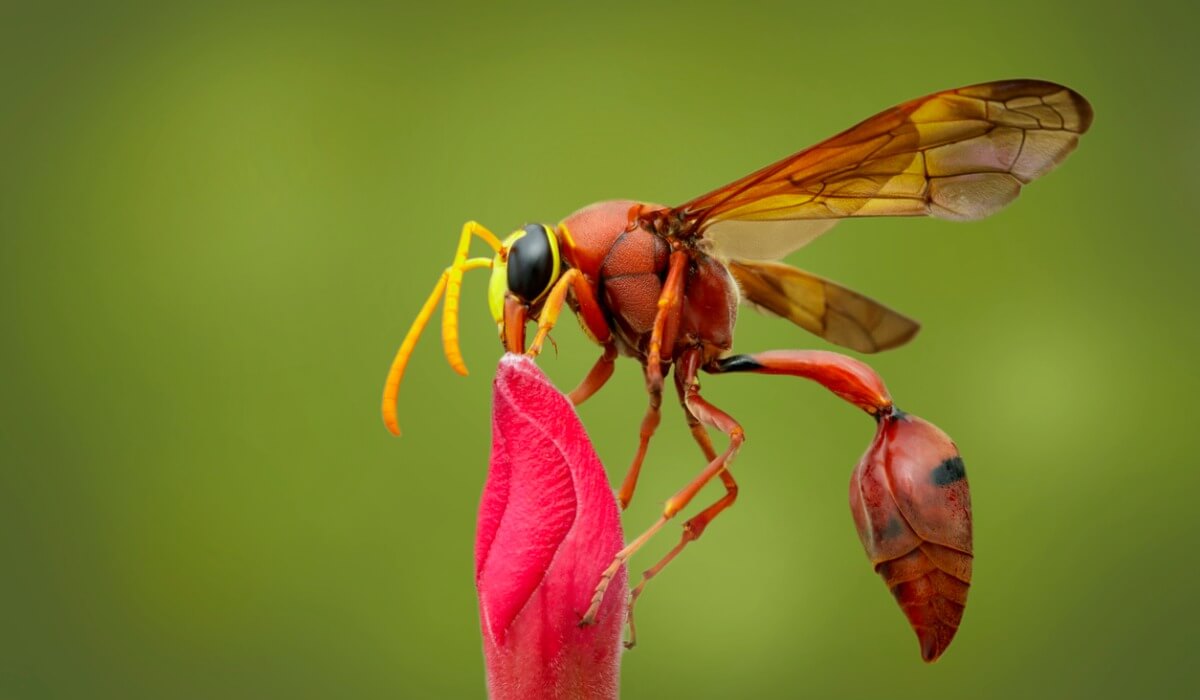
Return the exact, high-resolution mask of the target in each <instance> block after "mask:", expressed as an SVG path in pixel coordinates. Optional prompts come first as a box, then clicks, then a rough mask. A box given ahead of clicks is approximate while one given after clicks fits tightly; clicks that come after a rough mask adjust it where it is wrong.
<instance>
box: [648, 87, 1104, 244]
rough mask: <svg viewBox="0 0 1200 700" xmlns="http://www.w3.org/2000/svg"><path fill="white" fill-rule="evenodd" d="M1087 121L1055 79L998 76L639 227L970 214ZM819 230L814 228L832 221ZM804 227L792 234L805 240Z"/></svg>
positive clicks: (1052, 158)
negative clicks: (1002, 79)
mask: <svg viewBox="0 0 1200 700" xmlns="http://www.w3.org/2000/svg"><path fill="white" fill-rule="evenodd" d="M1091 122H1092V108H1091V106H1090V105H1089V104H1088V102H1087V100H1085V99H1084V98H1083V97H1081V96H1080V95H1079V94H1078V93H1076V92H1075V91H1073V90H1071V89H1069V88H1066V87H1063V86H1061V85H1056V84H1054V83H1047V82H1043V81H1039V80H1008V81H1001V82H995V83H984V84H982V85H973V86H971V87H965V88H960V89H958V90H948V91H946V92H939V93H935V94H933V95H929V96H927V97H922V98H919V99H916V100H912V101H911V102H906V103H904V104H902V105H899V106H897V107H893V108H892V109H889V110H887V111H886V112H883V113H881V114H878V115H876V116H874V117H871V118H870V119H868V120H866V121H864V122H862V123H860V124H858V125H857V126H854V127H851V128H850V129H848V130H846V131H844V132H842V133H841V134H838V135H837V136H834V137H833V138H831V139H829V140H827V141H825V142H823V143H820V144H818V145H816V146H813V147H812V148H809V149H807V150H805V151H801V152H800V153H797V154H795V155H793V156H791V157H788V158H785V159H784V160H781V161H779V162H778V163H775V164H774V165H770V166H767V167H766V168H763V169H762V170H759V171H758V172H756V173H753V174H751V175H748V176H746V177H744V178H742V179H741V180H738V181H737V182H734V183H732V184H730V185H727V186H725V187H722V188H720V189H718V190H715V191H713V192H710V193H709V194H706V195H704V196H702V197H698V198H696V199H694V200H692V201H690V202H688V203H686V204H683V205H681V206H679V207H676V208H675V209H670V210H664V211H658V212H648V213H646V214H644V215H643V217H642V221H643V224H645V225H646V226H648V227H650V228H652V229H653V230H659V231H669V232H671V233H673V234H674V235H676V236H678V237H683V238H686V237H693V236H698V235H701V234H702V233H703V232H704V231H705V230H706V229H708V228H709V227H710V226H714V225H715V224H718V223H720V222H723V221H726V222H728V221H796V220H820V219H840V218H845V217H850V216H921V215H929V216H936V217H939V218H943V219H956V220H971V219H980V218H983V217H985V216H988V215H989V214H992V213H994V212H996V211H997V210H999V209H1000V208H1001V207H1003V206H1004V205H1005V204H1008V203H1009V202H1010V201H1012V200H1013V198H1015V197H1016V196H1017V194H1018V193H1019V192H1020V190H1021V186H1022V185H1025V184H1027V183H1029V182H1031V181H1033V180H1034V179H1036V178H1038V177H1040V176H1042V175H1044V174H1046V173H1047V172H1049V171H1050V170H1052V169H1053V168H1054V167H1055V166H1056V165H1058V164H1059V163H1060V162H1062V160H1063V159H1064V158H1066V156H1067V154H1069V153H1070V152H1071V151H1072V150H1074V148H1075V146H1076V144H1077V143H1078V140H1079V136H1080V135H1081V134H1083V133H1084V132H1085V131H1087V129H1088V127H1089V126H1090V125H1091ZM823 225H824V228H821V229H820V231H824V229H825V228H828V226H829V225H831V224H823ZM811 230H815V229H806V230H805V232H804V233H803V234H802V235H800V236H799V237H798V238H800V239H804V242H806V241H807V240H811V238H813V237H815V236H812V235H810V233H811ZM733 237H735V236H728V238H730V239H732V238H733ZM801 244H803V243H801ZM784 247H787V246H784ZM791 247H792V248H793V249H794V248H795V247H796V246H795V245H792V246H791ZM717 252H718V254H719V252H720V251H717Z"/></svg>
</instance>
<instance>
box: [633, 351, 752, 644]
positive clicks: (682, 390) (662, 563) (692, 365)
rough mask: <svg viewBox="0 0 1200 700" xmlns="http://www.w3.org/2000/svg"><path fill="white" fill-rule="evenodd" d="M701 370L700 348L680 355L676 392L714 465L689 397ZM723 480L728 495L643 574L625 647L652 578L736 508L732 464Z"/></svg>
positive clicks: (722, 474)
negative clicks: (693, 413)
mask: <svg viewBox="0 0 1200 700" xmlns="http://www.w3.org/2000/svg"><path fill="white" fill-rule="evenodd" d="M699 369H700V349H699V348H691V349H689V350H686V351H684V353H683V354H682V355H680V357H679V360H678V361H677V362H676V364H675V390H676V392H677V393H678V394H679V403H680V405H681V406H682V407H683V413H684V415H685V416H686V417H687V422H688V427H689V428H690V429H691V431H692V437H694V438H695V439H696V443H697V444H698V445H700V449H701V451H703V452H704V456H705V457H707V458H708V461H709V462H712V461H713V460H715V459H716V458H717V453H716V450H714V449H713V445H712V440H710V439H709V437H708V432H707V431H705V429H704V424H703V423H701V422H700V419H699V418H697V417H696V416H694V415H692V411H691V410H690V409H689V408H688V403H687V395H688V391H689V389H693V388H694V389H695V390H697V391H698V390H699V383H698V382H697V381H696V374H697V372H698V371H699ZM718 476H720V477H721V482H722V483H723V484H724V485H725V495H724V496H722V497H721V498H720V499H719V500H718V501H717V502H716V503H713V504H712V505H710V506H709V507H707V508H705V509H704V510H703V511H701V512H700V513H699V514H698V515H696V516H694V517H692V518H691V519H689V520H688V521H687V522H686V523H684V524H683V534H682V535H681V536H680V538H679V543H678V544H676V545H675V546H674V547H673V548H672V549H671V551H669V552H667V554H666V555H665V556H664V557H663V558H662V559H660V560H659V561H658V563H656V564H655V565H654V566H652V567H650V568H649V569H647V570H645V571H644V572H642V580H641V581H640V582H639V583H638V585H637V586H636V587H634V589H633V591H631V599H630V602H629V640H628V641H626V642H625V648H627V649H632V648H633V647H634V645H636V644H637V626H636V625H635V624H634V618H633V609H634V606H635V605H636V604H637V600H638V597H639V596H640V595H641V594H642V591H643V590H645V588H646V584H647V583H649V581H650V579H652V578H654V577H655V576H657V575H658V572H660V571H662V570H663V569H664V568H665V567H666V566H667V564H669V563H671V561H672V560H673V559H674V558H675V557H677V556H679V553H680V552H681V551H683V548H684V547H686V546H687V544H688V543H689V542H691V541H693V540H697V539H699V538H700V535H701V534H703V532H704V529H705V528H707V527H708V524H709V523H710V522H712V521H713V519H714V518H716V517H717V515H719V514H720V513H721V512H722V511H724V510H725V509H726V508H728V507H729V506H731V505H733V504H734V502H735V501H736V500H737V496H738V485H737V481H735V480H734V478H733V474H732V473H730V471H729V469H728V465H726V468H725V469H724V470H722V471H721V472H720V474H719V475H718Z"/></svg>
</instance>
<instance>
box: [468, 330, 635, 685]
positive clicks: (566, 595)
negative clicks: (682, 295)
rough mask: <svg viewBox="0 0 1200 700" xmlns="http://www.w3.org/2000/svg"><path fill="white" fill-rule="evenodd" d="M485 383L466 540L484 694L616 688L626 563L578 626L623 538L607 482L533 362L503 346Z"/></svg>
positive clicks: (569, 411) (564, 404) (563, 403)
mask: <svg viewBox="0 0 1200 700" xmlns="http://www.w3.org/2000/svg"><path fill="white" fill-rule="evenodd" d="M493 388H494V391H493V398H492V455H491V463H490V465H489V469H488V478H487V483H486V485H485V486H484V490H483V498H482V500H481V502H480V504H479V520H478V524H477V528H476V539H475V585H476V588H477V589H478V592H479V617H480V626H481V629H482V632H483V651H484V659H485V662H486V664H487V681H488V693H489V695H490V697H492V698H493V699H495V700H502V699H503V700H507V699H509V698H514V699H515V698H521V699H531V700H536V699H537V698H547V699H549V698H616V697H617V694H618V690H619V682H618V680H619V671H620V663H621V652H622V650H623V647H622V644H621V632H622V629H623V627H624V623H625V616H626V612H627V600H628V593H629V587H628V582H627V574H626V570H625V568H624V567H622V568H621V570H620V571H619V572H618V573H617V575H616V576H615V577H614V579H613V582H612V585H611V586H610V587H609V589H608V592H607V594H606V595H605V598H604V601H603V603H602V604H601V606H600V614H599V616H598V618H597V621H596V624H594V625H590V626H587V627H580V626H579V620H580V618H581V616H582V615H583V613H584V611H585V610H587V607H588V604H589V603H590V601H591V596H592V592H593V591H594V590H595V587H596V583H597V582H598V581H599V580H600V574H601V572H603V571H604V569H605V568H606V567H607V566H608V565H609V564H610V563H612V561H613V558H614V557H615V556H616V554H617V552H618V551H619V550H620V549H621V547H622V546H623V537H622V535H621V525H620V519H619V513H618V510H617V503H616V500H615V499H614V498H613V493H612V489H611V488H610V487H609V484H608V479H607V477H606V475H605V473H604V469H603V467H602V466H601V464H600V459H599V458H598V457H597V456H596V452H595V450H594V449H593V448H592V445H591V442H589V440H588V436H587V433H586V432H585V431H584V429H583V425H582V424H581V423H580V422H579V418H578V417H577V416H576V414H575V409H574V408H573V407H572V406H571V404H570V403H569V402H568V401H567V399H566V398H565V397H564V396H563V395H562V394H561V393H560V392H559V391H558V390H557V389H555V388H554V385H552V384H551V383H550V382H549V381H548V380H547V379H546V377H545V375H543V374H542V372H541V370H539V369H538V368H537V366H536V365H535V364H534V363H533V361H532V360H529V359H528V358H526V357H523V356H519V355H511V354H510V355H505V356H504V358H502V359H501V360H500V367H499V370H498V371H497V374H496V379H495V382H494V385H493Z"/></svg>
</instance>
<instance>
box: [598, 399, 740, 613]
mask: <svg viewBox="0 0 1200 700" xmlns="http://www.w3.org/2000/svg"><path fill="white" fill-rule="evenodd" d="M693 380H694V377H693ZM684 400H685V403H686V406H687V409H688V410H689V411H690V412H691V414H692V415H693V416H695V417H696V418H697V419H699V420H700V422H701V423H703V424H705V425H710V426H712V427H714V428H717V429H718V430H720V431H721V432H723V433H725V434H726V435H728V436H729V446H728V447H727V448H726V449H725V451H724V452H723V453H721V454H720V455H719V456H718V457H717V458H716V459H714V460H712V461H710V462H709V463H708V466H707V467H705V468H704V471H702V472H700V474H699V475H698V476H696V478H694V479H692V480H691V481H690V482H689V483H688V484H687V485H686V486H684V487H683V488H682V489H680V490H679V491H678V492H677V493H676V494H675V495H674V496H672V497H671V498H669V499H668V500H667V504H666V507H664V508H663V514H662V516H660V517H659V519H658V521H657V522H655V523H654V524H653V525H651V526H650V528H649V529H648V530H646V531H645V532H643V533H642V534H641V535H639V536H638V537H637V539H635V540H634V541H633V542H630V543H629V544H628V545H626V547H625V548H624V549H622V550H621V551H620V552H617V556H616V557H615V558H614V559H613V563H612V564H610V565H609V566H608V568H607V569H605V570H604V572H603V573H602V574H601V575H600V583H599V584H597V586H596V590H595V592H594V593H593V595H592V602H591V606H590V607H588V610H587V612H586V613H584V616H583V620H582V622H581V624H590V623H591V622H592V621H593V620H595V616H596V612H597V611H598V610H599V609H600V602H601V601H602V600H603V599H604V592H605V591H606V590H607V589H608V584H609V582H610V581H611V580H612V577H613V576H614V575H616V573H617V571H618V570H620V568H621V566H622V565H623V564H624V563H625V562H626V561H628V560H629V557H631V556H633V554H634V553H635V552H637V551H638V550H639V549H641V548H642V546H643V545H645V544H646V542H647V541H649V540H650V538H651V537H653V536H654V535H655V534H656V533H657V532H658V531H659V530H661V529H662V527H663V525H666V524H667V521H669V520H670V519H671V518H673V517H675V514H676V513H678V512H679V511H681V510H683V509H684V508H686V507H687V505H688V504H689V503H691V501H692V499H693V498H695V497H696V494H697V493H698V492H699V491H700V489H702V488H704V486H705V485H707V484H708V482H710V481H712V480H713V478H714V477H716V476H717V475H718V474H720V473H722V472H724V471H726V470H727V469H728V467H729V465H730V464H732V463H733V459H734V457H736V456H737V453H738V450H740V449H741V447H742V443H743V442H745V440H746V435H745V431H743V430H742V426H741V425H739V424H738V422H737V421H736V420H734V419H733V417H732V416H730V415H729V414H727V413H725V412H724V411H722V410H721V409H719V408H717V407H716V406H714V405H712V404H710V403H709V402H707V401H705V400H704V399H703V398H702V397H701V396H700V388H699V385H698V384H697V383H696V382H695V381H692V382H690V384H689V385H687V387H686V394H685V399H684ZM734 487H735V488H736V483H735V484H734ZM736 497H737V496H736V491H732V492H730V491H727V492H726V494H725V497H724V498H722V499H721V500H720V501H718V502H717V503H714V504H713V505H712V506H710V507H709V508H708V509H706V510H705V511H704V512H703V513H700V514H699V515H697V516H696V517H695V518H693V519H692V520H690V521H688V522H689V525H690V529H691V530H692V532H693V534H692V536H691V538H690V539H688V538H687V537H686V535H685V541H684V542H683V543H682V544H680V545H679V546H677V547H676V548H675V549H674V550H672V553H671V554H668V555H667V557H666V558H665V560H664V561H663V562H660V564H661V566H658V567H657V568H656V569H653V570H652V571H653V573H657V572H658V570H660V569H661V568H662V566H666V564H667V563H669V562H670V561H671V559H673V558H674V557H675V555H676V554H678V553H679V550H681V549H683V546H684V545H686V543H687V542H688V541H691V540H692V539H696V537H699V533H701V532H703V531H704V528H705V527H707V526H708V523H709V521H711V520H712V519H713V518H714V517H716V515H717V514H719V513H720V512H721V511H722V510H724V509H725V508H727V507H729V505H730V504H731V503H733V501H734V499H736Z"/></svg>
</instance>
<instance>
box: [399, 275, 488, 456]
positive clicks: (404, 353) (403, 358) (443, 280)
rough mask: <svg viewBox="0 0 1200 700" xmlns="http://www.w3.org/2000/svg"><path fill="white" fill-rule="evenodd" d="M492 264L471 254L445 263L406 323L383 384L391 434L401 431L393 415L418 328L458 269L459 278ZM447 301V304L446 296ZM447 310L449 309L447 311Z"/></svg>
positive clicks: (417, 334) (418, 332) (425, 321)
mask: <svg viewBox="0 0 1200 700" xmlns="http://www.w3.org/2000/svg"><path fill="white" fill-rule="evenodd" d="M491 266H492V261H491V260H490V259H488V258H471V259H470V260H462V261H459V262H456V263H455V264H453V265H451V266H450V267H447V268H446V269H445V270H443V271H442V276H441V277H439V278H438V281H437V284H435V285H434V286H433V292H432V293H431V294H430V295H429V298H428V299H426V300H425V305H424V306H422V307H421V311H420V312H419V313H417V317H416V318H415V319H413V322H412V325H411V326H409V327H408V333H407V334H405V336H404V342H402V343H400V349H399V350H397V351H396V357H395V359H393V360H392V367H391V369H390V370H388V377H387V381H386V382H385V383H384V385H383V422H384V424H386V425H387V428H388V430H390V431H391V432H392V433H393V434H395V435H399V434H400V424H399V423H398V421H397V419H396V398H397V396H399V394H400V380H402V379H403V378H404V370H405V368H406V367H408V360H409V358H410V357H412V351H413V348H415V347H416V346H417V339H419V338H420V337H421V332H422V331H424V330H425V326H426V325H427V324H428V323H429V319H430V318H431V317H432V316H433V310H434V309H435V308H437V303H438V300H439V299H441V298H442V293H443V292H445V291H446V286H447V284H448V283H449V281H450V279H451V277H452V276H453V275H454V274H455V273H457V274H458V277H459V279H462V273H464V272H466V271H468V270H478V269H481V268H485V267H488V268H490V267H491ZM446 303H447V305H449V303H450V302H449V299H447V301H446ZM447 313H449V312H448V311H447Z"/></svg>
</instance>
